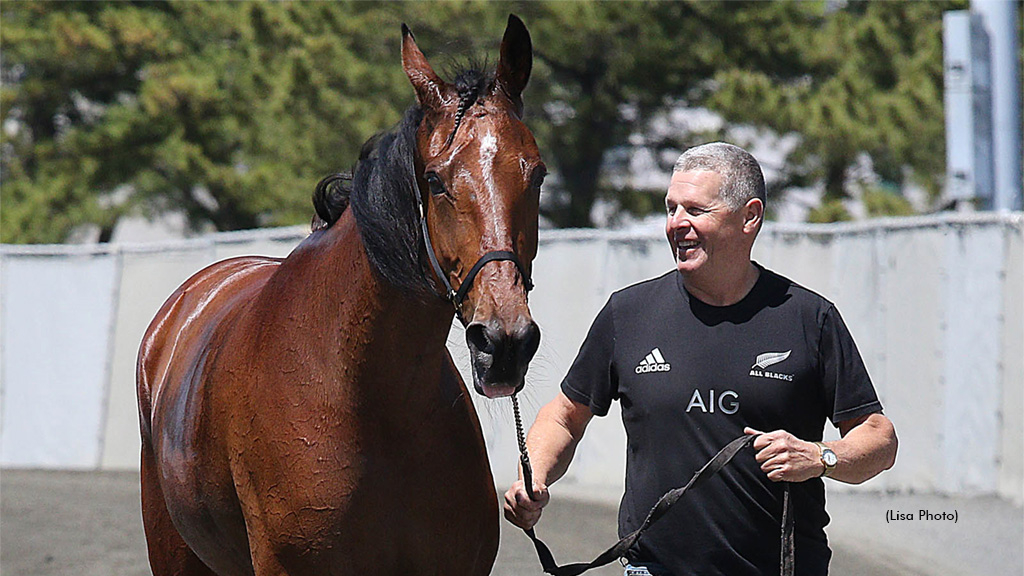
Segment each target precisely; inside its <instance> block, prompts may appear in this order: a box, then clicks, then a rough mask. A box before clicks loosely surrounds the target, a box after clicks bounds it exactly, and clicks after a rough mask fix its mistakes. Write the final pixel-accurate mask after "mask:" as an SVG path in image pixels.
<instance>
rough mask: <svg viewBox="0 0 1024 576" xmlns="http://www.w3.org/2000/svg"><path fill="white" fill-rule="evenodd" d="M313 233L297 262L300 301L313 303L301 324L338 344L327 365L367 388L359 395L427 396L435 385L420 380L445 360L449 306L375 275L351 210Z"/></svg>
mask: <svg viewBox="0 0 1024 576" xmlns="http://www.w3.org/2000/svg"><path fill="white" fill-rule="evenodd" d="M321 234H322V236H321V237H319V238H317V239H316V240H315V241H314V242H311V243H310V244H311V246H310V247H309V250H307V252H308V254H304V255H301V256H300V260H303V261H302V262H297V264H301V266H297V268H301V269H302V273H301V275H302V276H303V278H302V282H301V283H302V285H303V286H304V288H305V289H304V290H302V292H303V295H302V296H301V298H302V299H303V300H305V302H304V303H301V304H302V305H303V306H305V307H306V308H307V309H308V310H320V313H319V314H316V315H314V317H311V318H310V320H312V322H309V321H307V322H306V323H307V324H311V325H310V326H306V327H305V329H311V330H312V331H314V332H315V333H316V338H318V339H320V341H322V342H323V345H325V346H328V347H334V348H333V349H334V350H337V351H338V353H337V354H336V355H335V354H327V355H326V356H330V357H331V358H334V359H336V361H337V365H335V366H328V367H327V369H328V370H336V374H335V377H338V378H344V379H348V380H351V381H353V382H357V383H358V387H357V388H359V391H358V392H357V394H360V395H361V394H362V393H366V394H368V396H367V397H366V398H365V399H364V401H367V402H368V401H371V398H375V399H377V401H385V399H386V400H387V401H389V402H393V401H395V400H396V399H399V400H400V399H401V398H406V399H407V400H408V401H409V402H416V401H431V400H432V398H429V397H430V396H431V395H434V394H436V389H437V387H436V386H425V385H424V382H429V381H431V376H434V375H436V374H440V370H441V369H442V366H443V365H444V364H445V363H446V361H447V353H446V350H445V343H446V341H447V336H448V332H449V330H450V329H451V322H452V317H453V316H454V311H453V309H452V308H451V306H450V305H448V304H447V303H446V302H444V301H442V300H439V299H438V300H437V301H436V302H432V301H428V302H423V301H422V300H421V299H418V298H417V297H416V295H407V294H404V293H402V292H401V291H400V290H399V289H397V288H395V287H394V286H392V285H391V284H389V283H388V282H387V281H385V280H382V279H381V278H379V277H378V275H377V274H376V273H375V272H374V270H373V268H372V265H371V263H370V262H369V259H368V258H367V256H366V251H365V249H364V247H363V243H362V240H361V239H360V238H359V233H358V229H357V227H356V223H355V219H354V218H353V217H352V215H351V211H347V212H346V214H343V215H342V218H341V219H339V220H338V222H336V223H335V224H334V226H332V227H331V228H330V229H328V230H326V231H324V232H322V233H321ZM383 387H386V390H387V392H388V393H387V394H382V393H381V389H382V388H383ZM421 396H422V397H421Z"/></svg>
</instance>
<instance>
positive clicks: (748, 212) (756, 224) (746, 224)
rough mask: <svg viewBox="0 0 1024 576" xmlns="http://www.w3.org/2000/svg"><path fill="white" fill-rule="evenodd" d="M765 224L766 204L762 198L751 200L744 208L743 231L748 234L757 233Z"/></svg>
mask: <svg viewBox="0 0 1024 576" xmlns="http://www.w3.org/2000/svg"><path fill="white" fill-rule="evenodd" d="M763 222H764V202H762V201H761V199H760V198H751V199H750V200H747V203H746V204H745V205H744V206H743V231H744V232H745V233H747V234H750V233H753V232H757V231H758V230H759V229H760V228H761V224H762V223H763Z"/></svg>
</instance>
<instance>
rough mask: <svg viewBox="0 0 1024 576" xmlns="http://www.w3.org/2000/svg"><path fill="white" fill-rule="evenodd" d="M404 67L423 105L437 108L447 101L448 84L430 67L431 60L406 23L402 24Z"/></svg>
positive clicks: (428, 107)
mask: <svg viewBox="0 0 1024 576" xmlns="http://www.w3.org/2000/svg"><path fill="white" fill-rule="evenodd" d="M402 68H403V69H404V70H405V75H406V76H408V77H409V82H411V83H412V87H413V88H414V89H415V90H416V100H418V101H419V103H420V106H421V107H423V108H424V109H429V110H436V109H438V108H440V107H441V105H442V104H444V103H445V101H446V100H447V99H446V98H445V97H444V94H445V92H446V91H447V90H446V88H447V85H446V84H445V82H444V80H441V78H440V77H439V76H438V75H437V74H436V73H435V72H434V69H433V68H431V67H430V62H427V58H426V56H424V55H423V52H420V49H419V46H417V45H416V39H415V38H413V35H412V31H411V30H409V27H408V26H406V25H405V24H402Z"/></svg>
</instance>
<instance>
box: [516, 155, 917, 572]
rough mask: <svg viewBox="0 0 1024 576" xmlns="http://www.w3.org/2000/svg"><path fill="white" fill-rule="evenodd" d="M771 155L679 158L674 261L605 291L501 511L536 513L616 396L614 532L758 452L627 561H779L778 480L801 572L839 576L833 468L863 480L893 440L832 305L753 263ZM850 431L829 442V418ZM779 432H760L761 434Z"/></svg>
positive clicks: (672, 202)
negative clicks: (622, 446) (828, 491)
mask: <svg viewBox="0 0 1024 576" xmlns="http://www.w3.org/2000/svg"><path fill="white" fill-rule="evenodd" d="M765 201H766V198H765V185H764V176H763V175H762V173H761V167H760V166H759V165H758V163H757V161H756V160H755V159H754V158H753V156H751V155H750V154H749V153H747V152H746V151H745V150H743V149H741V148H738V147H736V146H733V145H730V144H724V143H713V144H705V145H702V146H698V147H696V148H692V149H690V150H688V151H686V152H685V153H684V154H683V155H682V156H680V158H679V161H678V162H677V163H676V166H675V169H674V171H673V174H672V181H671V183H670V184H669V188H668V193H667V194H666V196H665V207H666V209H667V212H668V214H667V219H666V223H665V234H666V236H667V238H668V242H669V246H670V247H671V250H672V254H673V256H674V257H675V265H676V267H675V270H672V271H670V272H668V273H666V274H665V275H663V276H661V277H659V278H655V279H652V280H647V281H645V282H641V283H639V284H635V285H633V286H630V287H628V288H625V289H623V290H620V291H618V292H616V293H614V294H612V296H611V298H609V300H608V303H607V304H606V305H605V306H604V308H603V309H602V310H601V312H600V313H599V314H598V315H597V318H596V319H595V320H594V323H593V325H592V326H591V328H590V332H589V333H588V334H587V338H586V340H585V341H584V342H583V345H582V346H581V348H580V351H579V354H578V355H577V357H576V360H575V361H574V362H573V365H572V367H571V368H570V369H569V373H568V374H567V375H566V377H565V379H564V380H563V381H562V385H561V392H560V393H559V394H558V396H556V397H555V399H554V400H552V401H551V402H550V403H548V404H547V405H546V406H545V407H544V408H542V409H541V411H540V413H539V414H538V415H537V420H536V421H535V422H534V424H533V426H532V427H531V428H530V432H529V435H528V437H527V445H528V448H529V452H530V455H531V459H532V462H533V470H534V486H533V489H534V492H535V493H536V494H537V495H538V499H537V500H536V501H533V500H531V499H530V497H529V494H528V493H527V492H526V489H525V487H524V486H523V482H522V480H520V481H518V482H516V483H515V484H513V486H512V487H511V488H510V489H509V490H508V492H506V494H505V517H506V518H507V519H508V520H509V521H510V522H512V523H514V524H516V525H517V526H519V527H522V528H528V527H532V526H533V525H534V524H536V523H537V521H538V520H539V519H540V515H541V511H542V509H543V507H544V506H545V505H546V504H547V502H548V500H549V494H548V490H547V487H548V486H549V485H551V484H552V483H553V482H555V481H556V480H558V479H559V478H561V477H562V475H564V474H565V471H566V469H567V468H568V466H569V464H570V462H571V461H572V456H573V453H574V452H575V449H576V446H577V444H578V443H579V441H580V439H581V438H582V437H583V434H584V432H585V430H586V427H587V424H588V423H589V422H590V420H591V418H592V417H593V416H595V415H596V416H603V415H605V414H607V412H608V409H609V407H610V405H611V403H612V402H613V401H615V400H618V401H619V402H620V404H621V407H622V420H623V424H624V425H625V428H626V436H627V448H626V450H627V454H626V491H625V493H624V494H623V497H622V502H621V505H620V507H619V533H620V536H622V535H625V534H628V533H631V532H633V531H634V530H636V529H637V528H639V527H640V525H641V524H642V523H643V521H644V519H645V518H646V516H647V513H648V511H649V510H650V509H651V507H652V506H653V505H654V504H655V503H656V502H657V500H658V498H660V497H661V495H662V494H664V493H665V492H667V491H668V490H670V489H672V488H676V487H679V486H682V485H683V484H685V483H686V482H687V481H688V480H689V479H690V477H691V476H692V475H693V473H694V472H695V471H696V470H697V469H699V468H700V467H701V466H703V465H704V463H705V462H707V461H708V460H709V459H710V458H711V457H712V456H714V454H715V453H716V452H717V451H718V450H719V449H720V448H721V447H723V446H725V445H726V444H727V443H729V442H730V441H731V440H732V439H734V438H736V437H737V436H739V435H742V434H754V435H758V437H757V438H756V439H755V441H754V444H753V446H754V450H752V451H744V452H742V453H741V454H740V455H738V456H737V457H736V458H735V460H733V462H732V464H730V466H729V467H727V468H725V469H724V470H723V472H722V473H721V474H720V475H719V476H717V477H716V478H714V479H713V480H711V481H708V482H707V483H705V484H702V485H701V486H700V488H699V489H697V490H695V491H694V492H691V493H690V494H688V495H687V497H686V498H684V499H682V500H680V501H679V502H678V503H677V504H676V506H675V508H673V509H672V512H671V514H669V515H666V516H665V517H664V518H663V519H662V520H661V521H660V522H658V523H657V524H655V525H653V526H652V527H651V528H650V529H649V530H648V531H647V532H646V533H645V535H644V536H643V538H641V539H640V540H639V541H638V542H637V544H636V545H635V546H634V547H633V548H632V549H631V550H630V551H629V553H628V555H627V556H628V558H627V559H628V560H629V562H630V566H629V567H627V572H626V573H627V574H631V575H633V574H636V575H644V574H652V575H655V576H662V575H674V576H689V575H699V576H713V575H721V576H745V575H750V576H755V575H756V576H761V575H769V574H778V573H779V540H778V536H779V518H780V516H781V514H782V500H783V496H782V495H783V489H782V485H781V483H782V482H788V483H792V498H793V507H794V515H795V521H796V526H795V534H796V537H795V540H796V565H795V566H796V573H797V574H798V575H801V576H822V575H825V574H827V573H828V564H829V560H830V558H831V551H830V549H829V547H828V541H827V538H826V536H825V531H824V527H825V525H826V524H827V523H828V521H829V517H828V514H827V513H826V512H825V487H824V483H823V481H822V480H821V478H822V477H825V476H827V477H830V478H832V479H834V480H837V481H840V482H847V483H851V484H857V483H861V482H864V481H866V480H868V479H870V478H872V477H874V476H876V475H877V474H879V473H881V472H882V471H883V470H886V469H888V468H890V467H892V465H893V463H894V462H895V459H896V448H897V440H896V433H895V430H894V428H893V425H892V423H891V422H890V421H889V419H888V418H886V417H885V416H884V415H882V406H881V403H879V401H878V398H877V395H876V394H875V390H874V387H873V385H872V383H871V380H870V378H869V377H868V373H867V369H866V368H865V366H864V363H863V361H862V360H861V356H860V353H859V352H858V351H857V346H856V344H855V343H854V341H853V338H852V337H851V336H850V333H849V331H848V330H847V328H846V325H845V324H844V323H843V320H842V318H841V317H840V315H839V312H838V310H836V308H835V306H834V305H833V304H832V303H831V302H829V301H828V300H826V299H825V298H823V297H822V296H820V295H818V294H815V293H814V292H812V291H810V290H808V289H806V288H803V287H801V286H800V285H798V284H796V283H794V282H792V281H791V280H788V279H786V278H784V277H782V276H780V275H778V274H776V273H774V272H772V271H770V270H767V269H765V268H763V267H762V266H760V265H759V264H757V263H756V262H754V261H752V260H751V259H750V255H751V250H752V248H753V245H754V240H755V238H756V237H757V234H758V232H759V231H760V229H761V224H762V222H763V219H764V209H765ZM826 419H827V420H829V421H831V422H832V424H833V425H835V426H836V427H837V428H838V429H839V432H840V435H841V439H840V440H837V441H835V442H829V443H827V444H826V443H822V442H821V440H822V437H823V432H824V426H825V421H826ZM762 430H763V431H768V432H761V431H762Z"/></svg>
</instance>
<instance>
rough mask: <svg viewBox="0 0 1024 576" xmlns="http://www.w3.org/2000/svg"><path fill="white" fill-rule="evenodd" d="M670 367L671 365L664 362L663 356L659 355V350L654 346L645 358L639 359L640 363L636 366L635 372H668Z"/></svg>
mask: <svg viewBox="0 0 1024 576" xmlns="http://www.w3.org/2000/svg"><path fill="white" fill-rule="evenodd" d="M671 369H672V365H671V364H669V363H668V362H665V357H664V356H662V355H661V350H658V349H657V348H655V349H654V350H651V353H650V354H648V355H647V357H646V358H644V359H643V360H641V361H640V364H638V365H637V367H636V373H637V374H646V373H648V372H668V371H669V370H671Z"/></svg>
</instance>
